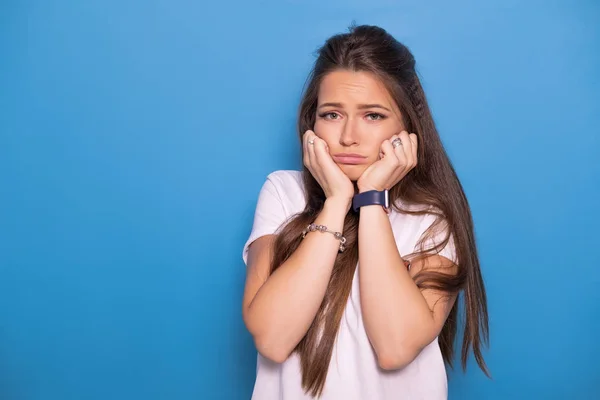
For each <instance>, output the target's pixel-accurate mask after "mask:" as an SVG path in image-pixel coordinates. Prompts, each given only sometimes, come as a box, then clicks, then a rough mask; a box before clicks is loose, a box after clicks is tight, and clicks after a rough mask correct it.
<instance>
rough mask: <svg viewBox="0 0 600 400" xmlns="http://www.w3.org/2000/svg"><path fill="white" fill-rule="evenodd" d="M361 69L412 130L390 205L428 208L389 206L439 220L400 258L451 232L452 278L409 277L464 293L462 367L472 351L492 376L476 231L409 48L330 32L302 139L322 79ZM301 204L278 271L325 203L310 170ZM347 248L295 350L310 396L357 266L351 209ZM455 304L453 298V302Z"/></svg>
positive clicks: (278, 247) (303, 112) (446, 333)
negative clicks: (413, 149)
mask: <svg viewBox="0 0 600 400" xmlns="http://www.w3.org/2000/svg"><path fill="white" fill-rule="evenodd" d="M339 69H347V70H351V71H365V72H369V73H372V74H374V75H375V76H377V77H378V78H379V79H380V80H381V81H382V82H383V83H384V84H385V86H386V88H387V89H388V91H389V92H390V94H391V96H392V97H393V98H394V100H395V101H396V103H397V105H398V107H399V109H400V111H401V114H402V118H403V120H404V121H403V122H404V126H405V128H406V129H407V130H408V131H409V132H413V133H416V134H417V137H418V142H419V147H418V152H419V153H418V163H417V166H416V167H415V168H414V169H413V170H411V171H410V172H409V173H408V174H407V175H406V176H405V177H404V178H403V179H402V181H401V182H400V183H399V184H397V185H396V186H394V187H393V188H392V189H391V190H390V199H391V201H392V203H394V201H395V200H397V199H400V200H401V203H402V204H418V205H425V206H427V210H420V211H419V210H417V211H415V210H414V209H412V210H408V209H402V208H401V207H400V206H399V205H398V204H395V205H394V208H395V209H396V210H397V211H399V212H405V213H410V214H423V213H425V212H432V210H433V212H434V213H435V214H436V222H435V223H434V226H433V227H432V230H428V231H426V232H425V235H424V237H422V238H421V239H420V240H419V247H418V250H419V251H416V252H415V253H413V254H411V255H408V256H405V258H407V257H408V258H410V259H411V260H412V261H413V262H414V261H415V260H419V259H422V258H424V257H426V256H428V255H430V254H432V253H434V252H435V251H436V250H439V249H440V248H443V247H444V246H445V245H446V244H447V243H448V240H449V237H450V234H452V235H453V239H454V244H455V249H456V256H457V260H458V273H457V274H456V275H455V276H449V275H445V274H441V273H435V272H432V271H429V272H427V271H425V270H422V271H421V272H419V273H418V274H417V275H416V276H415V277H414V280H415V282H416V284H417V285H418V287H419V288H421V289H426V288H433V289H437V290H443V291H445V292H447V293H459V292H461V291H463V296H461V297H462V298H463V300H464V310H465V317H466V318H465V324H464V337H463V341H462V357H461V361H462V363H461V364H462V367H463V369H465V368H466V363H467V357H468V353H469V350H470V349H471V348H472V350H473V353H474V355H475V359H476V360H477V363H478V365H479V366H480V368H481V369H482V370H483V371H484V372H485V373H486V375H488V376H489V374H488V371H487V367H486V365H485V362H484V360H483V356H482V354H481V344H482V342H483V343H485V344H487V343H488V336H489V333H488V314H487V303H486V294H485V288H484V285H483V280H482V277H481V272H480V269H479V260H478V256H477V248H476V244H475V236H474V231H473V221H472V217H471V212H470V209H469V205H468V202H467V199H466V197H465V194H464V191H463V188H462V186H461V184H460V182H459V180H458V178H457V176H456V173H455V171H454V168H453V167H452V164H451V163H450V160H449V158H448V156H447V154H446V151H445V150H444V147H443V146H442V143H441V140H440V138H439V135H438V132H437V130H436V127H435V124H434V121H433V117H432V115H431V111H430V109H429V106H428V104H427V100H426V98H425V93H424V92H423V88H422V87H421V83H420V81H419V78H418V77H417V74H416V71H415V59H414V57H413V55H412V54H411V52H410V51H409V49H408V48H407V47H406V46H404V45H403V44H401V43H399V42H398V41H397V40H395V39H394V38H393V37H392V36H391V35H390V34H388V33H387V32H386V31H385V30H384V29H382V28H379V27H376V26H353V27H351V28H350V31H349V33H345V34H338V35H335V36H333V37H331V38H330V39H329V40H327V42H326V43H325V44H324V45H323V46H322V47H321V48H320V49H319V51H318V58H317V60H316V63H315V65H314V68H313V70H312V71H311V73H310V75H309V79H308V80H307V85H306V87H305V90H304V94H303V98H302V101H301V104H300V110H299V118H298V134H299V136H300V139H301V138H302V135H303V133H304V132H305V131H306V130H308V129H313V127H314V124H315V118H316V108H317V100H318V99H317V95H318V91H319V85H320V83H321V81H322V80H323V77H324V76H325V75H327V74H328V73H330V72H331V71H334V70H339ZM303 182H304V187H305V194H306V207H305V209H304V210H303V211H302V212H300V213H299V214H297V215H295V216H294V217H293V218H292V219H290V220H289V221H288V222H287V224H286V226H285V227H284V228H283V229H282V230H281V232H280V233H279V234H278V236H277V238H276V241H275V251H274V254H273V259H272V262H271V273H272V272H273V271H275V270H276V269H277V268H278V267H279V266H280V265H281V264H282V263H283V262H284V261H285V260H286V259H287V258H288V257H289V256H290V255H291V254H292V253H293V252H294V251H295V250H296V248H297V247H298V245H299V244H300V240H301V239H300V237H301V232H302V230H303V229H304V228H305V227H306V226H307V225H308V224H310V223H311V222H313V221H314V219H315V218H316V216H317V215H318V214H319V212H320V211H321V210H322V208H323V204H324V202H325V195H324V192H323V190H322V189H321V187H320V185H319V184H318V183H317V181H316V180H315V179H314V178H313V176H312V174H311V173H310V172H309V171H308V169H306V167H305V168H304V170H303ZM440 224H442V225H445V226H447V229H446V232H447V235H446V237H445V240H443V241H442V242H441V243H438V244H437V246H436V247H435V248H433V249H431V248H427V249H426V248H425V246H424V243H425V242H426V241H427V240H428V239H429V237H430V236H431V234H432V232H433V229H436V228H437V227H438V226H439V225H440ZM344 235H345V237H346V239H347V249H346V251H345V252H343V253H339V254H338V256H337V258H336V261H335V264H334V267H333V272H332V275H331V279H330V281H329V286H328V287H327V290H326V293H325V297H324V299H323V302H322V304H321V306H320V309H319V311H318V312H317V315H316V317H315V319H314V321H313V323H312V325H311V326H310V328H309V329H308V331H307V333H306V335H305V336H304V337H303V338H302V340H301V341H300V342H299V343H298V345H297V347H296V349H295V350H294V351H297V352H298V354H299V356H300V363H301V367H302V386H303V388H304V389H305V391H306V392H307V393H308V392H310V393H311V395H312V396H319V395H320V394H321V393H322V390H323V387H324V385H325V380H326V377H327V370H328V367H329V362H330V359H331V355H332V352H333V345H334V342H335V339H336V336H337V332H338V329H339V326H340V320H341V318H342V314H343V312H344V309H345V306H346V302H347V300H348V296H349V294H350V289H351V287H352V279H353V276H354V272H355V269H356V265H357V263H358V215H357V214H356V213H354V212H353V211H352V210H351V211H349V212H348V214H347V215H346V218H345V223H344ZM457 303H458V302H457ZM457 319H458V318H457V305H456V304H455V305H454V307H453V308H452V311H451V312H450V315H449V317H448V319H447V321H446V323H445V325H444V327H443V329H442V331H441V333H440V335H439V337H438V340H439V345H440V348H441V351H442V354H443V357H444V360H445V362H446V363H447V364H449V365H450V366H452V358H453V354H454V346H453V344H454V339H455V336H456V331H457V322H458V321H457Z"/></svg>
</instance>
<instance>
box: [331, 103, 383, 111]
mask: <svg viewBox="0 0 600 400" xmlns="http://www.w3.org/2000/svg"><path fill="white" fill-rule="evenodd" d="M323 107H336V108H344V105H343V104H342V103H323V104H321V105H320V106H319V108H323ZM367 108H381V109H384V110H386V111H389V112H392V110H390V109H389V108H387V107H384V106H382V105H381V104H359V105H358V109H359V110H365V109H367Z"/></svg>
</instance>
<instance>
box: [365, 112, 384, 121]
mask: <svg viewBox="0 0 600 400" xmlns="http://www.w3.org/2000/svg"><path fill="white" fill-rule="evenodd" d="M367 118H368V119H370V120H371V121H377V120H381V119H384V118H385V116H383V115H381V114H377V113H371V114H367Z"/></svg>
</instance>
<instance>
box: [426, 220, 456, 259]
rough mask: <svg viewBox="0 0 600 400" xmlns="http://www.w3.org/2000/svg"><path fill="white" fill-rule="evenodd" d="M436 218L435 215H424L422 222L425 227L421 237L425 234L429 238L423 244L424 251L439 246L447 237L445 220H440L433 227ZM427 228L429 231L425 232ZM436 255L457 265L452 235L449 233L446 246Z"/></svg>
mask: <svg viewBox="0 0 600 400" xmlns="http://www.w3.org/2000/svg"><path fill="white" fill-rule="evenodd" d="M436 218H437V216H436V215H435V214H426V216H425V219H424V221H423V225H424V227H425V229H424V231H423V235H425V234H427V235H429V236H430V238H429V239H428V240H425V242H424V249H425V250H428V249H432V248H433V247H435V246H437V245H439V244H440V243H442V242H443V241H444V239H445V238H446V235H448V224H447V222H446V220H441V221H440V222H439V223H438V224H436V225H435V227H433V224H434V222H435V221H436ZM429 228H431V231H427V230H428V229H429ZM437 254H438V255H440V256H442V257H446V258H447V259H449V260H450V261H452V262H453V263H455V264H458V259H457V256H456V247H455V245H454V235H453V234H452V233H450V238H449V239H448V243H446V245H445V246H444V247H443V248H442V249H440V250H439V252H438V253H437Z"/></svg>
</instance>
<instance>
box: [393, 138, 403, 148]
mask: <svg viewBox="0 0 600 400" xmlns="http://www.w3.org/2000/svg"><path fill="white" fill-rule="evenodd" d="M392 146H394V148H396V147H398V146H402V140H400V139H399V138H396V139H394V140H392Z"/></svg>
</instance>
